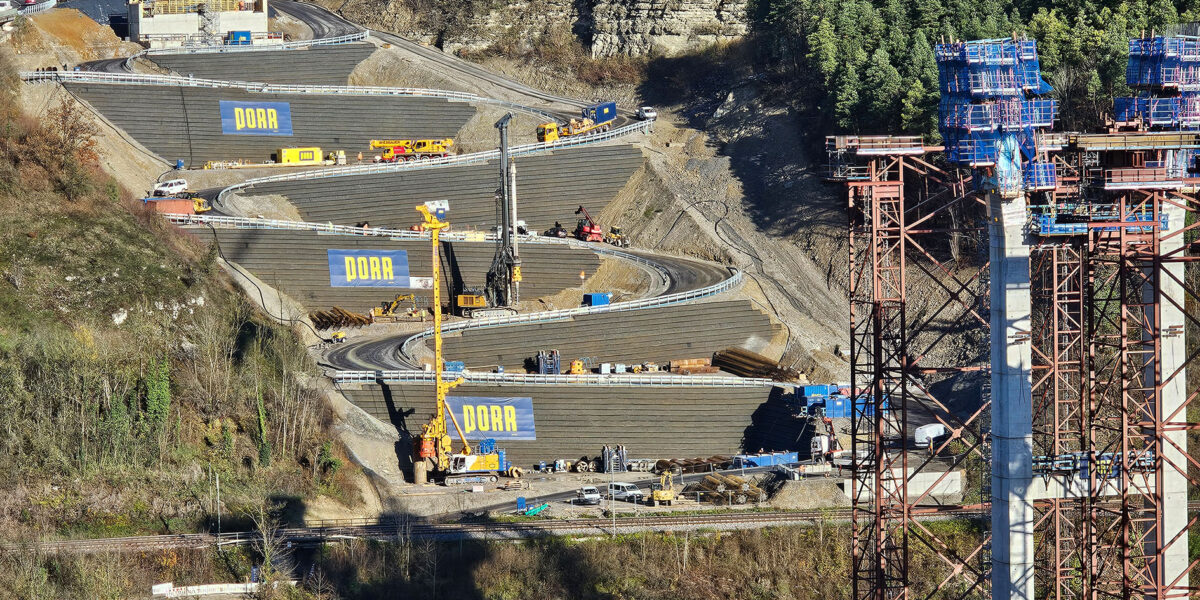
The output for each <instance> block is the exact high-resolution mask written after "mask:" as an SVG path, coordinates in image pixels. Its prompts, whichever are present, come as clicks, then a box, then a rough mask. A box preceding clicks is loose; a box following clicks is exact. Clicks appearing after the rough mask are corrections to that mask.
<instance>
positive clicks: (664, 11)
mask: <svg viewBox="0 0 1200 600" xmlns="http://www.w3.org/2000/svg"><path fill="white" fill-rule="evenodd" d="M591 4H592V7H591V8H592V28H591V29H592V39H591V50H592V56H597V57H600V56H613V55H618V54H625V55H629V56H640V55H644V54H649V53H651V52H662V53H663V54H667V55H672V54H679V53H682V52H686V51H688V50H691V49H695V48H698V47H702V46H706V45H708V44H711V43H713V42H717V41H723V40H731V39H735V38H737V37H740V36H742V35H744V34H745V33H746V0H593V2H592V3H591Z"/></svg>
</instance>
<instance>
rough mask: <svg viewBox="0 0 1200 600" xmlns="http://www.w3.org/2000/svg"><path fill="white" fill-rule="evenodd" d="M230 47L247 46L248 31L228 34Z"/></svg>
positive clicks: (248, 41) (248, 42)
mask: <svg viewBox="0 0 1200 600" xmlns="http://www.w3.org/2000/svg"><path fill="white" fill-rule="evenodd" d="M229 45H230V46H249V45H250V32H249V31H230V32H229Z"/></svg>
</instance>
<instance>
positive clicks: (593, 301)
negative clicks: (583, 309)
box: [583, 293, 612, 306]
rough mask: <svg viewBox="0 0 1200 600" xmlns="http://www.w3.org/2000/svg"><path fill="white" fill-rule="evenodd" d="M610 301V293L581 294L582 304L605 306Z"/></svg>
mask: <svg viewBox="0 0 1200 600" xmlns="http://www.w3.org/2000/svg"><path fill="white" fill-rule="evenodd" d="M611 302H612V294H610V293H603V294H600V293H592V294H584V295H583V305H584V306H605V305H607V304H609V303H611Z"/></svg>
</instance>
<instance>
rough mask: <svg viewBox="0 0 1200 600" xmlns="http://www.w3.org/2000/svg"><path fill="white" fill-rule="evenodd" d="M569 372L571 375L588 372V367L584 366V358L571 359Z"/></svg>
mask: <svg viewBox="0 0 1200 600" xmlns="http://www.w3.org/2000/svg"><path fill="white" fill-rule="evenodd" d="M567 372H568V373H570V374H571V375H583V374H584V373H587V369H585V368H584V367H583V361H582V360H578V359H576V360H573V361H571V368H570V369H569V370H568V371H567Z"/></svg>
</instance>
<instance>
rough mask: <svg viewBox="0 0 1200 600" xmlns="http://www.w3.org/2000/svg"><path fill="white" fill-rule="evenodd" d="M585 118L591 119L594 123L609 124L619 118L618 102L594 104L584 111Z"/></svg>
mask: <svg viewBox="0 0 1200 600" xmlns="http://www.w3.org/2000/svg"><path fill="white" fill-rule="evenodd" d="M583 116H584V118H587V119H591V120H592V122H593V123H607V122H609V121H611V120H613V119H615V118H617V103H616V102H601V103H599V104H593V105H591V106H589V107H587V108H585V109H583Z"/></svg>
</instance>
